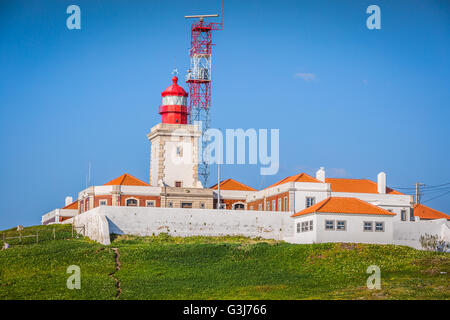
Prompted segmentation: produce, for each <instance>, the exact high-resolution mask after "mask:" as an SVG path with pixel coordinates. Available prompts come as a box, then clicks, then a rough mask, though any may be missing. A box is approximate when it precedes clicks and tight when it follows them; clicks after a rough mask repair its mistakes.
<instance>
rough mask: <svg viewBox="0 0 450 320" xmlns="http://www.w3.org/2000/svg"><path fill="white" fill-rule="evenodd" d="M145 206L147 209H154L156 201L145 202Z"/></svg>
mask: <svg viewBox="0 0 450 320" xmlns="http://www.w3.org/2000/svg"><path fill="white" fill-rule="evenodd" d="M145 206H146V207H154V206H155V201H154V200H146V201H145Z"/></svg>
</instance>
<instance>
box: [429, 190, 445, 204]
mask: <svg viewBox="0 0 450 320" xmlns="http://www.w3.org/2000/svg"><path fill="white" fill-rule="evenodd" d="M448 193H450V190H449V191H447V192H444V193H442V194H440V195H438V196H436V197H434V198H431V199H428V200H425V201H423V202H424V203H425V202H428V201H431V200H434V199H437V198H440V197H443V196H445V195H446V194H448Z"/></svg>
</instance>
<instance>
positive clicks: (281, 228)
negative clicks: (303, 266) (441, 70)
mask: <svg viewBox="0 0 450 320" xmlns="http://www.w3.org/2000/svg"><path fill="white" fill-rule="evenodd" d="M85 215H86V216H89V217H91V216H104V217H105V218H106V220H107V221H108V228H109V231H108V232H109V233H116V234H130V235H138V236H151V235H153V234H155V235H157V234H159V233H162V232H165V233H168V234H170V235H172V236H181V237H187V236H226V235H241V236H246V237H261V238H265V239H276V240H282V239H283V238H285V237H292V236H293V224H292V218H290V213H286V212H270V211H241V210H239V211H235V210H208V209H180V208H156V207H153V208H147V207H110V206H101V207H97V208H95V209H93V210H90V211H88V212H86V213H83V214H81V215H79V216H77V218H76V223H78V224H83V223H84V224H88V226H87V229H88V231H89V232H91V230H92V229H95V228H99V226H100V223H101V221H99V220H96V219H94V218H92V217H91V218H89V219H88V218H83V219H84V220H80V219H81V218H80V217H83V216H85ZM88 236H89V234H88ZM93 236H94V237H96V238H99V235H98V233H93ZM89 237H90V236H89ZM94 240H96V239H94Z"/></svg>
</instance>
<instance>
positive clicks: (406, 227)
mask: <svg viewBox="0 0 450 320" xmlns="http://www.w3.org/2000/svg"><path fill="white" fill-rule="evenodd" d="M449 225H450V223H448V222H447V220H446V219H437V220H429V221H427V220H422V221H419V222H409V221H401V222H394V239H393V242H394V244H399V245H407V246H410V247H413V248H416V249H422V246H421V244H420V237H421V236H422V235H425V234H429V235H437V236H439V237H442V238H443V239H444V240H445V241H447V242H450V229H449Z"/></svg>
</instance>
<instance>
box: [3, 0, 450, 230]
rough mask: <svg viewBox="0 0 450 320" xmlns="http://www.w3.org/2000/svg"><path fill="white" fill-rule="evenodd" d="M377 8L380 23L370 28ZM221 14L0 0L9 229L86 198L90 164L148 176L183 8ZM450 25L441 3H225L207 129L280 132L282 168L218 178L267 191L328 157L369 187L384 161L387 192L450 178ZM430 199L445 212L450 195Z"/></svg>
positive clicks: (98, 170)
mask: <svg viewBox="0 0 450 320" xmlns="http://www.w3.org/2000/svg"><path fill="white" fill-rule="evenodd" d="M70 4H77V5H79V6H80V8H81V17H82V18H81V19H82V21H81V27H82V29H81V30H68V29H67V28H66V19H67V17H68V15H67V14H66V8H67V6H69V5H70ZM371 4H376V5H378V6H380V8H381V26H382V29H381V30H368V29H367V27H366V19H367V17H368V14H366V8H367V7H368V6H369V5H371ZM219 9H220V3H219V1H196V0H184V1H170V2H169V1H120V0H117V1H106V0H102V1H95V0H89V1H81V0H77V1H74V0H71V1H63V0H59V1H56V0H55V1H29V0H27V1H20V0H2V1H1V2H0V67H1V74H2V77H1V78H0V147H1V150H2V152H1V157H0V177H1V181H2V183H1V185H0V193H1V194H2V198H3V201H1V202H0V228H7V227H12V226H15V225H18V224H23V225H32V224H38V223H39V222H40V216H41V215H42V214H43V213H46V212H48V211H50V210H52V209H54V208H56V207H60V206H62V205H63V202H64V197H65V196H67V195H71V196H74V197H76V195H77V193H78V191H80V190H81V189H83V188H84V187H85V184H86V174H87V169H88V162H89V161H91V163H92V183H93V184H97V185H98V184H103V183H105V182H107V181H109V180H111V179H113V178H115V177H117V176H119V175H121V174H122V173H124V172H128V173H130V174H133V175H135V176H136V177H138V178H141V179H144V180H148V176H149V158H150V152H149V147H150V145H149V142H148V140H147V138H146V134H147V132H148V131H149V130H150V128H151V127H152V126H153V125H155V124H156V123H158V122H160V115H158V113H157V108H158V106H159V105H160V103H161V96H160V93H161V91H163V90H164V89H165V88H166V87H167V86H168V85H170V78H171V71H172V69H173V68H174V60H175V57H176V61H177V67H178V69H179V71H180V77H184V74H185V70H186V69H187V68H188V63H189V59H188V55H187V50H188V47H189V41H190V34H189V21H187V20H185V19H184V18H183V16H184V15H186V14H198V13H205V12H206V13H210V12H212V13H214V12H218V11H219ZM449 22H450V4H449V3H448V2H446V1H421V0H416V1H414V0H408V1H400V0H399V1H384V0H371V1H364V0H359V1H356V0H355V1H350V0H341V1H335V0H318V1H317V0H316V1H312V0H310V1H300V0H297V1H237V0H234V1H225V4H224V30H223V31H220V32H216V33H215V34H214V35H213V37H214V42H215V43H216V46H215V47H214V49H213V91H212V110H211V115H212V125H213V126H214V127H217V128H222V129H225V128H244V129H248V128H257V129H259V128H269V129H270V128H279V129H280V170H279V173H278V174H277V175H275V176H264V177H263V176H261V175H260V174H259V167H258V166H254V165H253V166H250V165H224V166H223V167H222V176H223V178H227V177H233V178H236V179H237V180H240V181H242V182H243V183H246V184H249V185H251V186H253V187H256V188H261V187H264V186H267V185H269V184H270V183H273V182H275V181H277V180H279V179H281V178H284V177H285V176H288V175H292V174H296V173H299V172H303V171H305V172H307V173H310V174H313V173H314V172H315V171H316V170H317V168H318V167H319V166H325V167H326V169H327V175H328V176H335V177H353V178H370V179H372V180H375V179H376V175H377V173H378V172H380V171H382V170H383V171H385V172H386V173H387V181H388V185H389V186H398V187H413V184H414V183H415V182H417V181H420V182H423V183H426V184H428V185H439V184H443V183H447V182H450V161H449V158H450V148H449V142H448V138H449V136H450V127H449V126H448V120H449V118H450V117H449V116H450V111H449V108H448V107H449V98H450V90H449V81H448V75H449V74H450V72H449V71H450V62H449V60H448V57H449V56H450V41H449V39H450V23H449ZM305 75H306V76H305ZM185 87H186V86H185ZM215 172H216V169H215V168H212V173H211V179H210V184H213V183H214V182H215V181H216V179H217V178H216V174H215ZM402 191H403V190H402ZM407 191H408V192H410V191H409V190H407ZM444 191H445V190H444ZM437 195H439V192H434V193H429V194H427V193H426V194H425V195H424V198H423V200H427V198H428V199H431V198H433V196H437ZM427 204H428V205H430V206H432V207H434V208H436V209H439V210H443V211H444V212H447V213H448V212H450V194H447V195H446V196H442V197H440V198H437V199H436V200H432V201H430V202H427Z"/></svg>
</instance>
